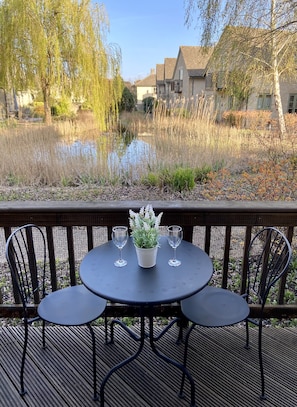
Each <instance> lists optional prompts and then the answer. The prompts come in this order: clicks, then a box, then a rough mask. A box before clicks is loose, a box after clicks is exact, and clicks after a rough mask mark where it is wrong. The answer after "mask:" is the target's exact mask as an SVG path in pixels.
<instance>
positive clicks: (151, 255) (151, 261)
mask: <svg viewBox="0 0 297 407" xmlns="http://www.w3.org/2000/svg"><path fill="white" fill-rule="evenodd" d="M135 249H136V254H137V260H138V265H139V266H140V267H143V268H150V267H154V266H155V265H156V261H157V253H158V246H156V247H153V248H152V249H142V248H139V247H136V246H135Z"/></svg>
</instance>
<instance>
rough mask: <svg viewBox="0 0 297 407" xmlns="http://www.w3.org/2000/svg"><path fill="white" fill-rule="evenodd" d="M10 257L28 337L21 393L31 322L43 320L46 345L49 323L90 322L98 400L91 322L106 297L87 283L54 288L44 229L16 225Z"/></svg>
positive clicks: (8, 247)
mask: <svg viewBox="0 0 297 407" xmlns="http://www.w3.org/2000/svg"><path fill="white" fill-rule="evenodd" d="M5 254H6V259H7V262H8V264H9V267H10V271H11V275H12V282H13V290H14V296H15V298H16V302H17V303H20V304H22V305H23V323H24V328H25V337H24V344H23V354H22V361H21V371H20V387H21V388H20V394H21V395H22V396H23V395H25V393H26V390H25V387H24V368H25V360H26V351H27V345H28V326H29V325H30V324H32V322H34V321H38V320H41V321H42V344H43V348H45V323H46V322H49V323H53V324H56V325H63V326H79V325H87V326H88V328H89V330H90V333H91V338H92V364H93V389H94V394H93V398H94V400H97V399H98V393H97V389H96V387H97V386H96V385H97V383H96V382H97V378H96V342H95V334H94V331H93V329H92V326H91V322H92V321H94V320H95V319H97V318H98V317H100V315H101V314H102V313H103V312H104V310H105V307H106V300H104V299H103V298H100V297H99V296H97V295H95V294H93V293H91V292H90V291H89V290H88V289H87V288H86V287H85V286H83V285H77V286H71V287H67V288H63V289H59V290H57V291H51V280H50V279H51V276H50V275H48V274H47V245H46V240H45V236H44V233H43V231H42V229H41V228H40V227H38V226H36V225H33V224H28V225H24V226H21V227H19V228H18V229H16V230H15V231H14V232H13V233H12V234H11V235H10V236H9V238H8V239H7V242H6V250H5ZM34 304H38V308H37V313H38V316H37V317H33V318H30V312H29V311H30V305H34Z"/></svg>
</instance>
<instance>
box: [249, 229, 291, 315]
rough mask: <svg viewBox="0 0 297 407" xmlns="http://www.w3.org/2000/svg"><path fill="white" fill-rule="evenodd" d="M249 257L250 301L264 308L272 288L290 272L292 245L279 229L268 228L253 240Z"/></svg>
mask: <svg viewBox="0 0 297 407" xmlns="http://www.w3.org/2000/svg"><path fill="white" fill-rule="evenodd" d="M248 256H249V258H248V264H249V268H248V284H247V291H248V301H249V302H254V303H255V302H257V303H260V304H262V307H264V305H265V303H266V300H267V297H268V294H269V292H270V289H271V287H272V286H274V285H275V283H276V282H277V281H278V280H279V279H280V278H281V277H282V276H283V275H284V274H285V273H287V272H288V270H289V265H290V261H291V257H292V249H291V245H290V243H289V241H288V240H287V238H286V237H285V236H284V234H283V233H282V232H280V231H279V230H278V229H276V228H274V227H266V228H264V229H262V230H260V232H258V233H257V234H256V235H255V236H254V238H253V239H252V241H251V243H250V246H249V250H248Z"/></svg>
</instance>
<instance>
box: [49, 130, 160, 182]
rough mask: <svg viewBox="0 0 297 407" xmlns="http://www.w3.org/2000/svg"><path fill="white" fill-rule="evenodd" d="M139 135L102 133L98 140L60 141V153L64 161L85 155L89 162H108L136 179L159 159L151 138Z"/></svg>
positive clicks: (116, 172) (113, 170) (114, 171)
mask: <svg viewBox="0 0 297 407" xmlns="http://www.w3.org/2000/svg"><path fill="white" fill-rule="evenodd" d="M149 140H150V141H152V138H151V137H146V141H144V140H141V139H139V138H136V137H133V138H131V137H129V138H127V137H120V136H110V135H108V136H100V137H99V138H98V139H96V140H84V141H82V140H79V139H77V140H75V141H73V142H71V143H69V142H65V141H62V142H59V143H58V145H57V154H58V156H60V157H61V159H62V160H65V159H67V158H79V157H82V158H86V159H87V160H88V163H89V164H91V165H96V164H97V163H98V162H99V161H100V162H101V163H102V161H105V164H106V166H107V168H108V170H109V171H110V172H111V173H112V174H114V175H116V176H118V177H122V176H124V175H126V174H129V178H130V179H132V180H137V179H138V178H139V177H140V176H141V173H142V169H144V168H146V169H147V168H148V167H149V166H151V165H152V164H154V163H155V162H156V149H155V147H154V146H153V145H152V144H150V143H149V142H148V141H149Z"/></svg>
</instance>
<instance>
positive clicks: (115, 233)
mask: <svg viewBox="0 0 297 407" xmlns="http://www.w3.org/2000/svg"><path fill="white" fill-rule="evenodd" d="M111 237H112V241H113V243H114V244H115V246H116V247H117V248H118V249H119V250H120V258H119V259H118V260H116V261H115V262H114V265H115V266H117V267H123V266H126V264H127V260H124V259H123V258H122V249H123V247H124V246H125V245H126V243H127V240H128V228H127V226H114V227H113V228H112V234H111Z"/></svg>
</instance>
